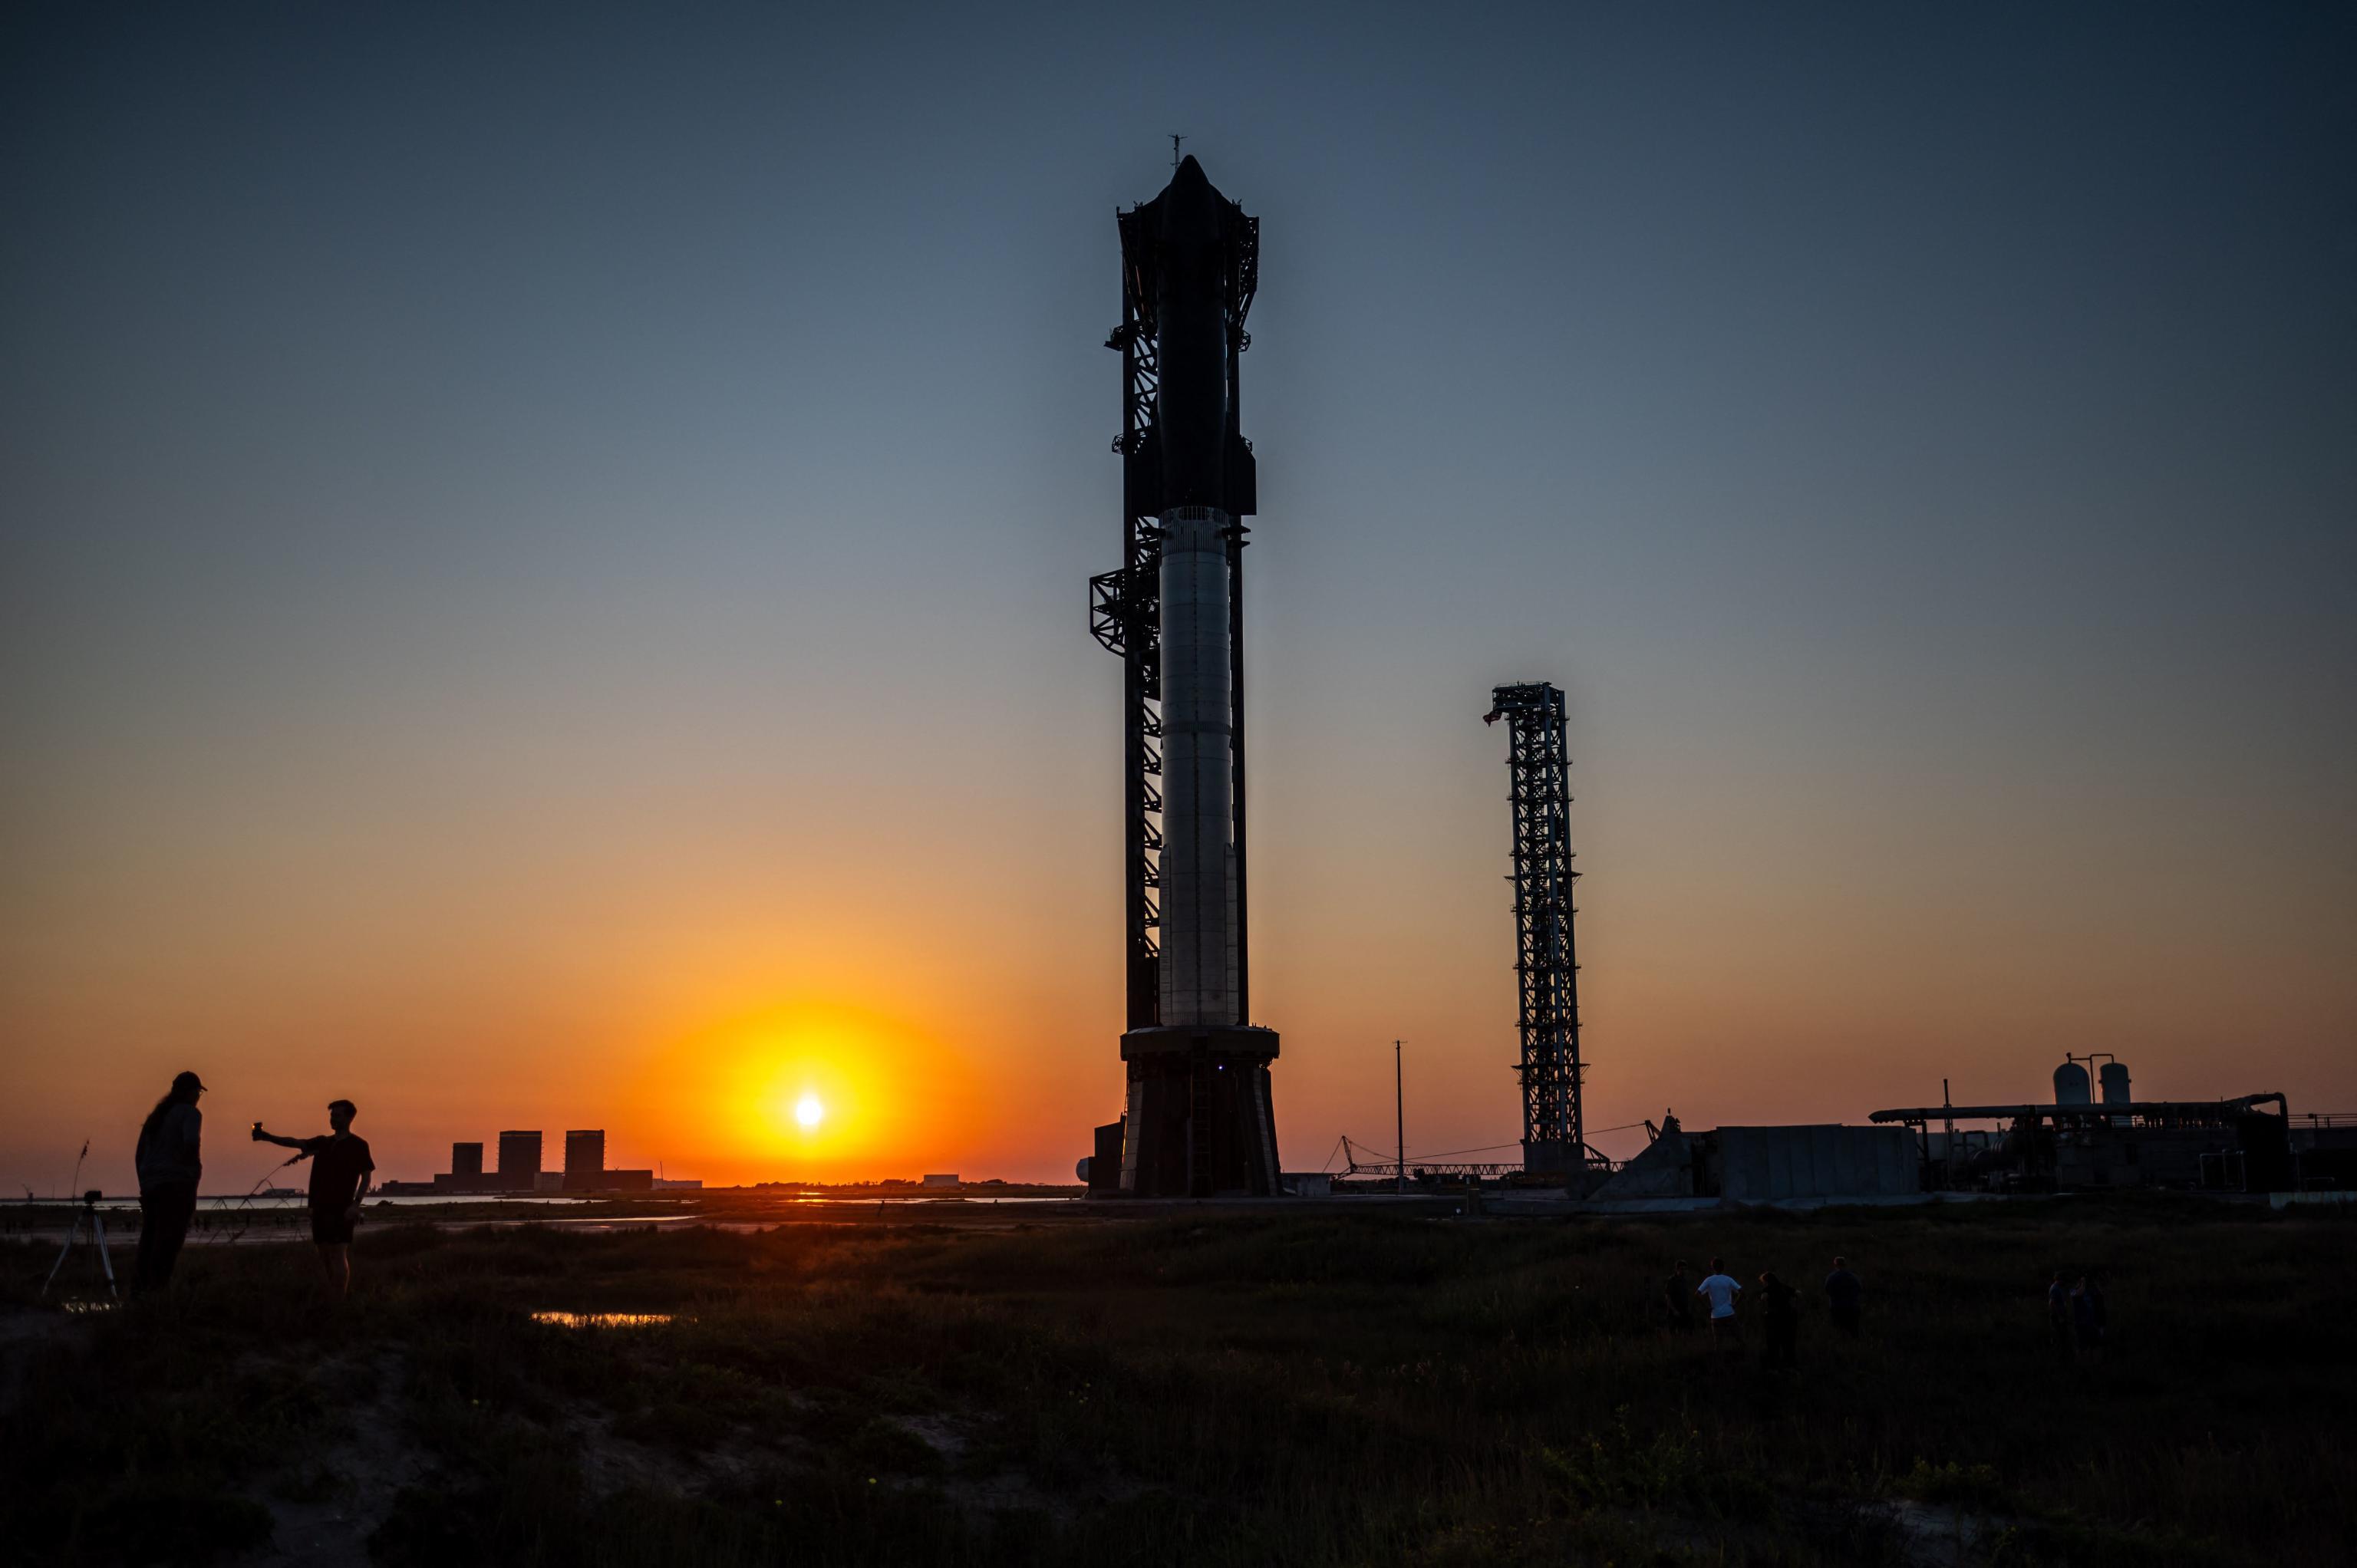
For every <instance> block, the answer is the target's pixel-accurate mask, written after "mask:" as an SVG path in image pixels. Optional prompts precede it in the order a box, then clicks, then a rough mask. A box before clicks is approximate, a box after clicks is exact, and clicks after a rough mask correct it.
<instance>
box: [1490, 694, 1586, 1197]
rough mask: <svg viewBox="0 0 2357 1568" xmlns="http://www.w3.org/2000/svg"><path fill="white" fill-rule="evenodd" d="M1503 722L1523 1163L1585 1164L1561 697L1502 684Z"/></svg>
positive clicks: (1493, 714)
mask: <svg viewBox="0 0 2357 1568" xmlns="http://www.w3.org/2000/svg"><path fill="white" fill-rule="evenodd" d="M1501 718H1502V719H1504V720H1505V721H1506V733H1507V736H1508V747H1507V753H1506V766H1507V769H1508V771H1509V774H1510V775H1511V777H1512V784H1513V789H1512V795H1511V797H1510V799H1511V800H1512V802H1513V813H1514V846H1513V865H1514V870H1513V875H1512V878H1511V880H1512V883H1513V885H1514V969H1515V972H1516V973H1517V974H1518V975H1519V976H1520V977H1521V981H1522V1011H1521V1016H1520V1019H1519V1024H1520V1027H1521V1031H1522V1062H1521V1065H1520V1067H1519V1068H1518V1069H1517V1070H1518V1071H1519V1072H1520V1073H1521V1074H1522V1079H1523V1163H1524V1165H1525V1166H1526V1167H1528V1168H1531V1169H1534V1170H1536V1169H1542V1168H1564V1169H1567V1168H1570V1167H1573V1166H1578V1165H1586V1164H1588V1163H1590V1155H1589V1153H1588V1149H1587V1131H1586V1122H1585V1120H1584V1118H1583V1117H1582V1114H1581V1111H1580V1103H1579V1092H1580V1084H1581V1079H1582V1078H1583V1076H1584V1069H1583V1068H1582V1067H1581V1064H1580V1059H1579V964H1578V962H1577V960H1576V959H1575V957H1574V949H1573V946H1572V917H1573V916H1574V915H1575V914H1576V913H1577V910H1576V909H1575V908H1574V906H1573V902H1572V884H1573V883H1574V882H1575V881H1577V879H1578V875H1579V874H1578V873H1577V872H1576V871H1574V870H1573V869H1572V868H1571V861H1572V853H1571V815H1570V807H1571V791H1570V786H1569V769H1570V761H1569V758H1568V757H1566V755H1565V746H1564V712H1563V693H1561V692H1560V691H1558V690H1556V689H1555V686H1553V685H1552V684H1550V683H1548V682H1534V683H1530V684H1523V685H1514V686H1500V687H1498V688H1497V689H1496V691H1495V693H1493V701H1492V704H1491V709H1490V714H1489V719H1488V721H1487V722H1491V723H1495V722H1496V721H1497V720H1499V719H1501Z"/></svg>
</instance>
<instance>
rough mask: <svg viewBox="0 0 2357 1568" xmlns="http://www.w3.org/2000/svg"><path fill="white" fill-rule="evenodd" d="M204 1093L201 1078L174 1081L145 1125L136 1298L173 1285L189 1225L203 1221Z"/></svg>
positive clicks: (136, 1159) (138, 1161)
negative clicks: (201, 1108)
mask: <svg viewBox="0 0 2357 1568" xmlns="http://www.w3.org/2000/svg"><path fill="white" fill-rule="evenodd" d="M204 1091H205V1085H204V1080H203V1079H199V1077H198V1076H197V1075H196V1074H195V1073H192V1072H184V1073H182V1074H180V1075H179V1076H178V1078H175V1079H173V1080H172V1090H171V1092H170V1093H168V1094H167V1095H165V1096H164V1098H163V1099H161V1100H159V1101H156V1109H155V1110H153V1111H150V1112H147V1120H146V1121H145V1122H141V1123H140V1124H139V1147H138V1152H137V1153H136V1154H135V1155H134V1156H133V1163H134V1164H135V1165H136V1166H137V1167H138V1171H139V1266H138V1269H137V1271H136V1272H135V1273H133V1275H132V1276H131V1288H132V1290H133V1291H134V1292H137V1293H145V1292H148V1291H159V1290H162V1289H163V1288H164V1287H165V1286H167V1285H168V1284H170V1283H172V1267H173V1265H174V1264H176V1263H178V1262H179V1261H180V1248H181V1245H182V1244H183V1243H184V1242H186V1241H187V1240H188V1221H190V1220H191V1219H195V1218H196V1215H197V1183H198V1182H199V1180H200V1179H201V1178H202V1177H203V1176H204V1174H205V1162H204V1160H203V1157H202V1154H201V1144H203V1141H204V1129H205V1118H204V1113H203V1112H199V1110H198V1109H197V1099H198V1097H199V1095H201V1094H203V1093H204Z"/></svg>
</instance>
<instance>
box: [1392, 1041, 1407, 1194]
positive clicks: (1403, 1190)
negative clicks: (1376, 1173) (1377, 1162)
mask: <svg viewBox="0 0 2357 1568" xmlns="http://www.w3.org/2000/svg"><path fill="white" fill-rule="evenodd" d="M1392 1113H1393V1115H1394V1118H1395V1120H1394V1123H1393V1128H1392V1130H1393V1131H1394V1133H1397V1134H1398V1137H1399V1195H1400V1196H1401V1197H1406V1196H1407V1079H1406V1077H1405V1074H1404V1073H1403V1072H1402V1070H1401V1068H1400V1042H1399V1041H1397V1040H1394V1041H1393V1042H1392Z"/></svg>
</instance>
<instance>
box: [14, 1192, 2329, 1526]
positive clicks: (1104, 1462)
mask: <svg viewBox="0 0 2357 1568" xmlns="http://www.w3.org/2000/svg"><path fill="white" fill-rule="evenodd" d="M2352 1243H2357V1226H2352V1224H2351V1223H2350V1222H2349V1221H2348V1220H2346V1219H2336V1218H2286V1217H2276V1216H2271V1215H2268V1214H2266V1213H2265V1212H2263V1211H2253V1210H2249V1209H2244V1208H2221V1207H2215V1206H2210V1205H2203V1204H2197V1203H2193V1202H2190V1201H2187V1202H2179V1201H2170V1200H2160V1199H2155V1200H2149V1201H2144V1202H2132V1201H2126V1200H2115V1201H2111V1202H2106V1203H2103V1204H2095V1203H2047V1204H2036V1205H2021V1206H2008V1207H2005V1208H1996V1207H1993V1206H1976V1207H1972V1208H1941V1209H1932V1210H1925V1209H1914V1210H1876V1211H1847V1212H1845V1211H1829V1212H1824V1213H1820V1214H1817V1215H1813V1216H1808V1217H1792V1216H1784V1215H1775V1214H1749V1215H1740V1216H1728V1217H1723V1218H1722V1217H1717V1216H1709V1217H1690V1218H1689V1217H1682V1218H1680V1219H1675V1220H1667V1219H1665V1220H1660V1221H1652V1222H1641V1221H1621V1220H1601V1219H1547V1220H1535V1219H1513V1220H1493V1221H1486V1222H1469V1221H1463V1220H1443V1219H1426V1218H1415V1217H1409V1216H1405V1215H1398V1214H1384V1213H1381V1212H1369V1213H1352V1212H1350V1211H1349V1210H1348V1208H1347V1206H1343V1205H1338V1206H1336V1209H1335V1210H1333V1211H1303V1210H1291V1211H1286V1212H1282V1213H1265V1214H1259V1215H1249V1214H1246V1215H1240V1214H1234V1213H1204V1214H1201V1215H1199V1216H1179V1217H1168V1216H1165V1217H1157V1218H1149V1219H1131V1220H1118V1221H1101V1220H1096V1219H1074V1218H1068V1217H1062V1216H1054V1217H1046V1216H1043V1217H1042V1218H1040V1219H1039V1220H1037V1221H1025V1222H1022V1223H1016V1224H1009V1223H1007V1222H1006V1220H1005V1219H1004V1218H1003V1217H1002V1218H1001V1219H1000V1220H999V1222H998V1223H996V1224H995V1225H992V1226H982V1225H975V1224H961V1223H947V1222H944V1223H932V1222H912V1223H903V1224H891V1225H841V1224H827V1223H818V1222H806V1223H797V1224H786V1225H781V1226H780V1227H779V1228H777V1229H775V1230H767V1231H762V1232H759V1233H740V1232H726V1231H718V1230H683V1231H670V1232H666V1233H662V1234H621V1235H581V1234H577V1233H569V1232H565V1231H563V1230H556V1229H553V1228H552V1229H543V1228H524V1229H514V1230H477V1231H464V1232H457V1233H452V1232H447V1231H440V1230H434V1229H431V1228H428V1227H425V1226H403V1227H385V1228H380V1229H375V1230H371V1231H370V1232H368V1233H366V1234H364V1236H363V1238H362V1241H361V1246H360V1248H359V1253H358V1264H357V1269H358V1273H359V1278H360V1283H359V1286H358V1290H357V1294H356V1295H355V1297H354V1299H353V1300H352V1301H351V1302H350V1303H349V1304H347V1305H343V1306H340V1307H331V1306H329V1305H326V1304H325V1303H323V1302H321V1301H320V1300H318V1299H317V1294H316V1290H315V1284H314V1267H313V1264H312V1262H311V1259H310V1257H309V1256H308V1249H307V1248H303V1247H298V1246H269V1247H242V1248H228V1249H221V1248H215V1249H203V1250H195V1249H192V1250H191V1251H190V1252H189V1253H188V1255H187V1257H186V1258H185V1260H184V1262H183V1264H182V1275H181V1279H180V1281H179V1282H178V1284H177V1286H176V1288H175V1291H174V1293H173V1294H172V1295H171V1296H169V1297H168V1298H167V1299H166V1300H164V1301H162V1302H159V1303H143V1304H140V1305H138V1306H136V1307H135V1308H134V1309H132V1310H127V1311H124V1312H120V1313H112V1314H91V1315H86V1316H74V1317H67V1316H63V1315H57V1314H51V1313H36V1312H35V1311H33V1310H32V1309H31V1307H30V1306H29V1302H30V1298H31V1294H32V1290H33V1287H34V1286H35V1285H36V1284H37V1283H38V1278H39V1275H40V1273H41V1272H42V1271H43V1270H44V1269H45V1268H46V1267H47V1265H48V1261H49V1259H50V1257H51V1256H52V1255H53V1254H52V1252H51V1251H50V1250H49V1249H48V1248H43V1247H37V1246H35V1245H31V1244H25V1243H14V1244H10V1245H9V1246H8V1247H7V1248H6V1249H5V1251H0V1292H5V1299H6V1301H7V1302H8V1304H9V1305H7V1307H6V1308H5V1311H0V1327H5V1330H6V1332H5V1335H0V1345H5V1347H6V1355H7V1360H6V1369H5V1382H0V1398H5V1401H6V1402H7V1419H6V1421H5V1447H0V1487H5V1503H4V1504H0V1507H5V1520H4V1521H0V1529H4V1530H5V1536H0V1541H5V1545H6V1547H7V1548H8V1550H9V1552H11V1553H13V1554H14V1560H19V1561H38V1562H44V1563H117V1562H124V1561H167V1562H168V1561H191V1562H198V1561H219V1562H257V1563H259V1562H270V1561H274V1560H275V1561H287V1562H291V1561H349V1562H375V1563H386V1564H420V1565H423V1564H444V1563H477V1562H481V1563H490V1562H498V1563H548V1564H560V1563H561V1564H572V1563H583V1564H636V1563H666V1564H668V1563H709V1564H728V1563H878V1564H884V1563H890V1564H910V1563H914V1564H923V1563H942V1564H952V1563H955V1564H967V1563H1088V1564H1091V1565H1092V1568H1104V1565H1109V1564H1130V1563H1157V1564H1158V1563H1173V1564H1175V1563H1189V1564H1193V1563H1212V1564H1217V1563H1285V1564H1316V1563H1387V1564H1399V1563H1405V1564H1422V1565H1432V1568H1440V1565H1454V1564H1468V1565H1470V1564H1489V1563H1505V1564H1518V1563H1622V1564H1633V1563H1685V1562H1695V1563H1835V1562H1839V1563H1851V1562H1887V1563H1932V1562H1942V1563H1944V1562H1952V1561H1961V1562H1987V1563H2023V1564H2029V1563H2089V1564H2108V1563H2118V1564H2129V1563H2135V1564H2152V1563H2158V1564H2170V1563H2185V1564H2195V1563H2220V1564H2226V1563H2251V1564H2258V1563H2269V1564H2282V1563H2291V1564H2315V1565H2319V1568H2321V1565H2323V1564H2328V1563H2331V1564H2339V1563H2346V1562H2348V1561H2349V1560H2350V1558H2349V1552H2350V1545H2349V1543H2350V1542H2351V1541H2352V1540H2357V1423H2352V1421H2351V1419H2350V1412H2351V1411H2352V1409H2357V1337H2352V1331H2351V1328H2350V1304H2351V1302H2352V1299H2357V1245H2352ZM1714 1251H1717V1252H1720V1253H1723V1254H1724V1255H1725V1256H1726V1257H1727V1262H1728V1264H1729V1266H1730V1268H1731V1269H1732V1271H1733V1272H1734V1273H1737V1274H1738V1276H1740V1277H1742V1278H1744V1279H1746V1280H1749V1279H1751V1278H1753V1277H1754V1276H1756V1275H1757V1274H1758V1273H1760V1271H1761V1270H1762V1269H1766V1268H1773V1269H1776V1270H1778V1271H1779V1272H1781V1273H1783V1274H1784V1275H1785V1276H1786V1277H1787V1278H1788V1279H1792V1280H1795V1281H1797V1282H1799V1283H1803V1284H1804V1285H1806V1286H1808V1287H1809V1289H1810V1292H1811V1295H1812V1299H1811V1301H1810V1303H1809V1305H1810V1307H1811V1311H1810V1313H1809V1315H1808V1316H1806V1317H1805V1318H1804V1320H1803V1329H1802V1356H1803V1367H1802V1370H1801V1371H1800V1373H1799V1374H1797V1375H1795V1374H1790V1373H1769V1372H1765V1371H1762V1370H1761V1369H1759V1367H1758V1365H1757V1363H1756V1360H1755V1359H1753V1358H1752V1357H1750V1356H1749V1355H1747V1356H1746V1357H1745V1358H1744V1359H1740V1360H1726V1359H1715V1358H1714V1357H1713V1356H1712V1354H1711V1352H1710V1350H1709V1348H1708V1347H1707V1346H1706V1343H1704V1342H1703V1341H1702V1340H1701V1339H1699V1338H1697V1337H1688V1336H1681V1335H1677V1334H1675V1333H1673V1332H1671V1331H1669V1330H1667V1329H1665V1328H1664V1327H1663V1326H1662V1325H1661V1323H1660V1321H1659V1309H1658V1307H1657V1305H1656V1303H1657V1302H1658V1299H1659V1294H1660V1282H1661V1280H1662V1278H1663V1275H1664V1274H1665V1273H1667V1271H1668V1269H1669V1267H1670V1265H1671V1263H1672V1262H1673V1261H1674V1259H1678V1258H1685V1259H1690V1260H1692V1261H1694V1262H1695V1263H1697V1264H1700V1263H1702V1262H1705V1261H1706V1260H1707V1258H1708V1257H1709V1256H1710V1254H1711V1253H1713V1252H1714ZM1836 1252H1845V1253H1846V1254H1848V1256H1849V1257H1850V1259H1851V1261H1852V1263H1853V1265H1854V1266H1855V1267H1856V1268H1857V1270H1858V1271H1859V1272H1860V1273H1862V1274H1863V1275H1864V1276H1865V1277H1866V1280H1867V1286H1868V1289H1869V1293H1870V1294H1869V1297H1868V1311H1869V1316H1868V1320H1867V1333H1866V1335H1865V1337H1863V1338H1862V1339H1861V1340H1859V1341H1857V1342H1856V1343H1846V1342H1844V1343H1837V1342H1836V1341H1835V1337H1833V1335H1832V1333H1831V1331H1830V1329H1829V1328H1828V1326H1827V1325H1826V1324H1825V1321H1824V1315H1823V1312H1822V1311H1821V1310H1818V1307H1819V1303H1818V1302H1817V1301H1816V1300H1815V1299H1814V1284H1815V1282H1816V1281H1818V1280H1819V1279H1821V1278H1822V1277H1823V1275H1824V1271H1825V1268H1826V1265H1827V1262H1828V1260H1829V1259H1830V1258H1831V1257H1832V1256H1833V1255H1834V1254H1835V1253H1836ZM2057 1267H2068V1268H2071V1269H2073V1270H2076V1269H2080V1268H2085V1267H2098V1268H2101V1269H2102V1270H2103V1271H2104V1275H2105V1278H2106V1280H2107V1282H2108V1285H2109V1294H2110V1305H2111V1319H2112V1326H2113V1328H2112V1335H2113V1343H2112V1344H2111V1346H2110V1347H2109V1348H2108V1351H2107V1354H2106V1357H2105V1359H2104V1361H2103V1362H2102V1363H2101V1364H2100V1365H2079V1364H2074V1363H2072V1362H2070V1361H2067V1360H2062V1359H2058V1358H2057V1356H2056V1353H2055V1351H2054V1350H2053V1348H2052V1347H2051V1346H2050V1343H2049V1341H2048V1338H2047V1331H2046V1326H2045V1323H2044V1299H2043V1291H2044V1283H2045V1281H2046V1279H2047V1278H2048V1277H2049V1275H2050V1273H2051V1272H2052V1271H2053V1270H2054V1269H2055V1268H2057ZM546 1310H563V1311H572V1312H578V1313H622V1314H671V1315H673V1321H671V1322H668V1323H662V1324H654V1325H641V1326H591V1327H566V1326H551V1325H548V1324H545V1323H542V1322H537V1321H535V1320H534V1319H533V1316H531V1315H532V1314H533V1312H535V1311H546ZM1753 1348H1756V1340H1755V1341H1754V1345H1753ZM339 1552H340V1553H341V1555H340V1557H339V1556H338V1553H339Z"/></svg>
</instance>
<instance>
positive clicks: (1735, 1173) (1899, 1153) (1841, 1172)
mask: <svg viewBox="0 0 2357 1568" xmlns="http://www.w3.org/2000/svg"><path fill="white" fill-rule="evenodd" d="M1894 1134H1895V1135H1894ZM1914 1145H1915V1141H1914V1140H1913V1139H1912V1138H1911V1137H1909V1136H1908V1135H1907V1134H1906V1133H1905V1132H1904V1131H1903V1130H1901V1129H1900V1128H1896V1127H1845V1126H1837V1125H1823V1126H1802V1127H1720V1128H1717V1129H1715V1130H1712V1131H1708V1132H1698V1133H1689V1132H1686V1131H1684V1130H1683V1129H1679V1128H1673V1127H1664V1128H1663V1131H1662V1134H1661V1136H1659V1137H1658V1138H1655V1139H1654V1140H1653V1142H1652V1144H1649V1145H1647V1146H1646V1148H1645V1150H1644V1152H1643V1153H1641V1154H1640V1155H1637V1156H1636V1158H1634V1159H1632V1160H1631V1161H1630V1162H1629V1163H1628V1164H1627V1165H1623V1166H1621V1167H1620V1170H1619V1171H1617V1172H1615V1173H1614V1174H1613V1176H1611V1177H1610V1179H1609V1180H1607V1181H1606V1182H1605V1183H1604V1184H1603V1185H1602V1186H1600V1187H1598V1188H1597V1189H1596V1191H1595V1192H1594V1193H1592V1194H1590V1195H1589V1196H1590V1197H1593V1198H1595V1199H1596V1200H1597V1201H1598V1202H1601V1203H1614V1202H1622V1201H1628V1200H1631V1199H1641V1198H1719V1199H1723V1200H1726V1201H1728V1202H1734V1203H1789V1202H1801V1203H1812V1202H1841V1201H1844V1200H1857V1199H1875V1198H1881V1199H1890V1198H1902V1197H1912V1196H1914V1195H1915V1194H1917V1193H1920V1192H1921V1191H1922V1190H1923V1183H1922V1177H1921V1168H1920V1162H1919V1161H1918V1159H1917V1158H1916V1153H1915V1146H1914Z"/></svg>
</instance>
